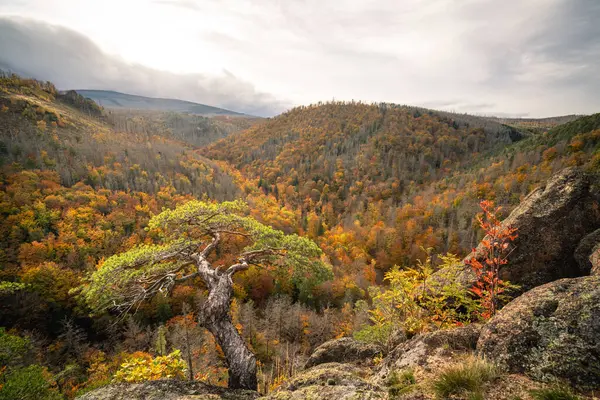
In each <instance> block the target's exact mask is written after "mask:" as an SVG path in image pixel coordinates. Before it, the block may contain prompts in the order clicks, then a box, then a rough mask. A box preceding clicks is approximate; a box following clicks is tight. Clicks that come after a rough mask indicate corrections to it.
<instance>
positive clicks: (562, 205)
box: [438, 168, 600, 292]
mask: <svg viewBox="0 0 600 400" xmlns="http://www.w3.org/2000/svg"><path fill="white" fill-rule="evenodd" d="M502 225H504V226H513V227H515V228H517V233H518V238H517V239H516V240H515V241H514V242H513V250H512V252H511V253H510V254H509V256H508V261H509V262H508V264H507V265H506V266H505V267H504V268H503V269H502V270H501V271H500V274H501V278H502V279H504V280H508V281H510V282H511V283H515V284H518V285H521V291H522V292H524V291H526V290H528V289H531V288H533V287H536V286H539V285H542V284H544V283H548V282H552V281H554V280H557V279H560V278H573V277H579V276H585V275H589V274H590V268H591V265H589V264H585V263H584V264H583V265H580V264H579V263H578V262H577V260H576V257H575V250H576V248H577V246H578V245H579V243H580V241H581V240H582V238H584V237H585V236H586V235H588V234H589V233H591V232H593V231H595V230H596V229H598V228H600V211H599V207H598V199H597V198H596V196H595V195H594V194H593V193H592V192H591V191H590V177H589V176H588V175H586V174H585V173H583V172H582V171H580V170H578V169H575V168H567V169H565V170H563V171H561V172H560V173H558V174H556V175H555V176H554V177H552V178H551V179H550V180H549V181H548V183H547V184H546V185H545V186H543V187H540V188H538V189H536V190H534V191H533V192H531V193H530V194H529V195H528V196H527V197H526V198H525V199H524V200H523V202H521V204H520V205H519V206H518V207H517V208H515V209H514V210H513V211H512V212H511V213H510V215H509V216H508V218H506V219H505V220H504V221H502ZM483 255H484V246H483V245H482V244H479V246H478V247H477V248H476V249H475V250H474V251H473V252H472V253H471V254H469V255H468V256H467V258H466V259H471V258H477V259H479V260H480V261H482V260H483ZM438 275H439V274H438ZM459 279H460V281H462V282H463V283H464V285H466V286H470V285H471V284H473V283H474V282H475V275H474V273H473V271H472V269H471V267H470V266H469V265H465V266H464V269H463V271H462V273H461V275H460V277H459Z"/></svg>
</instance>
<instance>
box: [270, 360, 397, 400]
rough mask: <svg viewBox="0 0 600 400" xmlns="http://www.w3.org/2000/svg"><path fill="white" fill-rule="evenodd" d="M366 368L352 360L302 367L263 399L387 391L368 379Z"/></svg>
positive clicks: (331, 398)
mask: <svg viewBox="0 0 600 400" xmlns="http://www.w3.org/2000/svg"><path fill="white" fill-rule="evenodd" d="M368 373H369V370H368V369H366V368H360V367H358V366H355V365H352V364H339V363H326V364H320V365H317V366H315V367H312V368H309V369H307V370H305V371H302V372H301V373H299V374H298V375H296V376H295V377H294V378H292V379H291V380H290V381H288V382H287V383H285V384H284V386H282V387H280V388H279V389H278V390H277V391H275V392H273V393H270V394H269V395H268V396H266V397H263V398H261V399H263V400H303V399H312V400H319V399H324V400H325V399H326V400H359V399H361V400H363V399H364V400H375V399H387V392H386V391H385V390H384V389H383V388H382V387H380V386H378V385H375V384H372V383H369V382H368V376H367V374H368Z"/></svg>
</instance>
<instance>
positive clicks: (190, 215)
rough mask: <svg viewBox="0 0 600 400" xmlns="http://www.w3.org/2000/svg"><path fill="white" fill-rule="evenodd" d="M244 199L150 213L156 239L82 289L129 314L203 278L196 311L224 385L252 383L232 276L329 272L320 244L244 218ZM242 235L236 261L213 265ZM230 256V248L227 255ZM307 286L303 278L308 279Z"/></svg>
mask: <svg viewBox="0 0 600 400" xmlns="http://www.w3.org/2000/svg"><path fill="white" fill-rule="evenodd" d="M246 212H247V206H246V204H245V203H244V202H242V201H234V202H223V203H215V204H211V203H206V202H202V201H196V200H194V201H190V202H188V203H186V204H184V205H181V206H179V207H177V208H176V209H174V210H165V211H163V212H162V213H160V214H158V215H156V216H154V217H152V219H151V220H150V221H149V223H148V229H149V230H150V231H151V233H152V234H153V235H154V236H155V237H158V241H159V243H158V244H144V245H140V246H137V247H134V248H132V249H131V250H129V251H127V252H125V253H122V254H118V255H114V256H112V257H110V258H108V259H107V260H106V261H105V262H104V263H102V265H101V266H100V268H99V269H98V270H97V271H96V272H94V273H93V274H92V275H91V277H90V278H89V284H88V285H87V286H85V287H84V289H83V295H84V298H85V300H86V301H87V303H88V304H89V305H90V306H91V308H92V309H93V310H95V311H96V312H102V311H104V310H107V309H115V310H118V311H119V312H127V311H129V310H131V309H134V308H135V307H136V306H137V305H139V304H140V302H142V301H145V300H149V299H151V298H153V297H154V296H155V295H157V294H158V293H163V294H165V293H167V294H168V293H170V292H171V290H172V289H173V287H174V286H175V285H177V284H180V283H183V282H189V281H190V280H195V279H199V280H201V281H202V282H203V283H204V285H205V286H206V288H207V289H208V296H207V298H206V301H205V302H204V304H203V306H202V307H201V309H200V310H199V321H200V323H201V324H202V325H203V326H204V327H205V328H206V329H208V331H210V332H211V333H212V334H213V335H214V337H215V339H216V341H217V343H218V344H219V345H220V346H221V348H222V349H223V352H224V353H225V357H226V359H227V364H228V367H229V386H230V387H232V388H245V389H256V386H257V384H256V358H255V356H254V354H252V353H251V352H250V350H249V349H248V347H247V346H246V344H245V342H244V340H243V338H242V337H241V336H240V334H239V333H238V331H237V329H236V328H235V326H234V325H233V323H232V321H231V315H230V305H231V300H232V295H233V280H232V278H233V276H234V274H236V273H238V272H240V271H244V270H246V269H248V268H249V267H250V265H256V266H259V267H260V266H266V265H272V266H278V267H280V268H285V269H289V270H292V271H293V276H294V281H295V283H296V285H297V286H298V287H299V288H301V290H305V291H306V290H310V286H314V285H315V284H317V283H318V282H322V281H324V280H327V279H330V278H331V275H332V274H331V269H330V267H329V266H328V265H326V264H324V263H323V262H322V261H321V259H320V256H321V250H320V249H319V247H318V246H317V245H316V244H315V243H314V242H312V241H311V240H309V239H306V238H302V237H299V236H297V235H285V234H284V233H283V232H281V231H278V230H275V229H273V228H271V227H269V226H266V225H263V224H261V223H259V222H258V221H256V220H255V219H253V218H251V217H247V216H245V214H246ZM226 237H227V238H230V239H231V240H229V241H228V246H227V249H231V248H235V247H236V246H233V245H232V243H231V242H235V241H240V240H241V241H243V245H244V247H243V249H242V250H240V251H239V252H237V251H236V254H235V256H236V257H235V258H234V259H237V261H236V262H230V263H229V265H228V266H222V265H219V266H217V267H216V268H213V263H215V262H217V261H219V259H218V256H217V255H223V254H225V253H227V252H228V251H229V252H231V251H232V250H227V249H226V248H225V246H224V245H223V241H224V239H225V238H226ZM228 256H229V257H228V259H231V257H230V256H231V254H228ZM309 279H310V282H311V285H309V286H307V285H306V284H305V281H306V280H309Z"/></svg>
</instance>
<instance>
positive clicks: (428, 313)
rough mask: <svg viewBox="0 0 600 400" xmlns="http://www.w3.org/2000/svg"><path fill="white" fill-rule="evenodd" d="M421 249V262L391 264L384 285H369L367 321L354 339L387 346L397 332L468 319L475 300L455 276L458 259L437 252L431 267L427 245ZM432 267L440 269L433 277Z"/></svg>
mask: <svg viewBox="0 0 600 400" xmlns="http://www.w3.org/2000/svg"><path fill="white" fill-rule="evenodd" d="M423 250H424V251H425V252H426V253H427V258H426V260H425V262H424V263H421V262H419V263H417V265H416V266H415V267H414V268H405V269H400V268H398V267H395V268H393V269H392V270H391V271H389V272H388V273H386V275H385V280H386V281H387V282H389V287H388V288H387V289H385V290H382V289H381V288H370V289H369V294H370V297H371V298H372V299H373V307H372V309H371V310H369V313H370V316H369V317H370V320H371V324H370V325H368V326H365V327H362V328H361V330H359V331H358V332H356V334H355V335H354V337H355V338H356V339H357V340H362V341H367V342H375V343H377V344H379V345H382V346H383V347H384V348H387V347H388V345H389V344H393V342H394V340H393V339H394V337H395V336H397V334H398V333H400V332H403V333H405V334H406V335H408V336H412V335H416V334H418V333H421V332H425V331H431V330H436V329H444V328H451V327H455V326H457V325H461V324H463V323H466V322H469V320H470V317H471V315H472V314H473V312H474V311H475V310H477V309H478V303H477V302H476V301H474V300H473V299H472V298H471V293H470V291H469V289H468V288H465V287H464V286H463V285H461V284H460V283H459V282H460V281H459V279H457V276H458V274H460V272H461V268H462V266H461V262H460V260H459V259H458V258H457V257H456V256H453V255H451V254H448V255H438V256H437V258H438V259H439V260H441V263H440V265H439V266H437V267H435V266H434V265H433V262H432V258H433V257H432V256H431V254H430V253H431V249H423ZM436 271H442V272H440V273H439V274H438V275H436V276H435V277H434V276H433V274H434V272H436ZM388 350H389V349H388Z"/></svg>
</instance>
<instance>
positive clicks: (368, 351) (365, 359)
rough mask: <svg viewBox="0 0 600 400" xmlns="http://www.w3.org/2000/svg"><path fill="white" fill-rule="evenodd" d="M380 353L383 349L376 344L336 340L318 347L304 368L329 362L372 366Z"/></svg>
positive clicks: (342, 339) (346, 339)
mask: <svg viewBox="0 0 600 400" xmlns="http://www.w3.org/2000/svg"><path fill="white" fill-rule="evenodd" d="M380 353H381V348H380V347H379V346H376V345H374V344H368V343H362V342H359V341H357V340H354V339H352V338H349V337H345V338H341V339H334V340H330V341H328V342H325V343H323V344H322V345H320V346H319V347H317V349H316V350H315V351H314V352H313V354H312V355H311V356H310V358H309V359H308V361H307V362H306V365H305V366H304V368H310V367H314V366H315V365H319V364H325V363H329V362H345V363H365V364H370V363H371V362H372V361H373V358H374V357H375V356H376V355H378V354H380Z"/></svg>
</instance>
